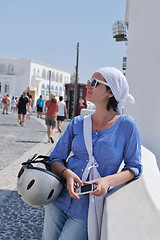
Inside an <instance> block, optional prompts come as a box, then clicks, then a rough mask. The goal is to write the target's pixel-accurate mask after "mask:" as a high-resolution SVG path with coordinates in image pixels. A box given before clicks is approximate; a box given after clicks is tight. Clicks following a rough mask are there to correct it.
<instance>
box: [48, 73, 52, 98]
mask: <svg viewBox="0 0 160 240" xmlns="http://www.w3.org/2000/svg"><path fill="white" fill-rule="evenodd" d="M48 78H49V94H50V93H51V71H49V72H48Z"/></svg>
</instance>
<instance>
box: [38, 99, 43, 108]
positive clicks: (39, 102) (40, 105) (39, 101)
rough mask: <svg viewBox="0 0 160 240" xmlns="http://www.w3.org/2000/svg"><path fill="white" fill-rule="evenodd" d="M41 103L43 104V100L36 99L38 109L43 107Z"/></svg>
mask: <svg viewBox="0 0 160 240" xmlns="http://www.w3.org/2000/svg"><path fill="white" fill-rule="evenodd" d="M43 103H44V99H43V98H38V99H37V105H39V107H43Z"/></svg>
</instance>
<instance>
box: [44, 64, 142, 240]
mask: <svg viewBox="0 0 160 240" xmlns="http://www.w3.org/2000/svg"><path fill="white" fill-rule="evenodd" d="M87 100H88V101H90V102H93V103H94V104H95V105H96V111H95V113H94V114H93V115H92V116H91V121H92V148H93V156H94V159H95V161H96V163H97V170H98V172H99V174H100V176H101V177H100V178H98V179H93V180H92V181H89V182H87V183H94V184H95V185H96V189H95V190H94V191H93V192H92V193H91V196H94V197H95V199H99V198H100V197H101V196H105V195H106V194H107V191H108V190H109V188H110V187H113V186H117V185H121V184H124V183H127V182H128V181H131V180H132V179H137V178H139V177H140V175H141V173H142V165H141V142H140V133H139V129H138V127H137V125H136V122H135V120H134V119H133V118H132V117H130V116H126V115H124V114H121V113H122V109H123V107H124V105H125V103H126V102H130V103H133V102H134V98H133V97H132V96H131V95H130V94H129V87H128V83H127V81H126V78H125V76H124V75H123V73H121V72H120V71H119V70H118V69H116V68H110V67H105V68H100V69H98V70H97V71H96V72H95V73H94V74H93V76H92V78H91V81H89V82H88V84H87ZM83 122H84V117H83V116H78V117H75V118H74V119H73V120H72V121H71V123H70V124H69V125H68V128H67V129H66V131H65V133H64V135H63V136H62V137H61V139H60V140H59V142H58V143H57V145H56V147H55V149H54V150H53V152H52V153H51V155H50V158H51V159H52V163H51V170H52V171H53V172H54V173H55V174H57V175H59V176H60V177H63V178H64V179H66V183H67V188H64V190H63V192H62V193H61V195H60V196H59V197H58V198H57V199H56V201H55V202H54V203H53V204H50V205H48V206H46V209H45V220H44V232H43V238H44V240H50V239H61V240H63V239H65V240H68V239H73V240H74V239H77V240H81V239H83V240H86V239H93V238H92V237H91V235H92V233H91V231H93V230H94V225H93V227H92V228H91V231H90V229H89V228H88V227H87V225H88V226H90V222H91V221H92V220H93V222H94V220H95V219H91V218H90V214H89V215H88V212H89V211H88V209H89V208H90V204H91V203H90V204H89V196H88V195H86V196H83V197H81V198H80V197H79V195H77V194H76V192H75V187H74V186H77V185H82V184H83V182H82V180H81V179H82V178H83V176H84V172H85V170H86V166H87V163H88V161H89V155H88V152H87V150H86V146H85V142H84V135H83V126H84V125H83ZM71 151H72V152H73V156H71V157H70V158H69V159H68V161H67V163H64V159H67V157H68V155H69V153H70V152H71ZM123 160H124V168H123V170H122V171H121V172H118V169H119V166H120V164H121V163H122V161H123ZM117 172H118V173H117ZM87 180H88V179H87ZM88 229H89V231H88ZM99 234H100V233H99ZM88 236H89V238H88ZM99 238H100V237H99V235H98V234H97V236H96V237H94V239H97V240H98V239H99Z"/></svg>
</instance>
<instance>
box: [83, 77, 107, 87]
mask: <svg viewBox="0 0 160 240" xmlns="http://www.w3.org/2000/svg"><path fill="white" fill-rule="evenodd" d="M98 83H102V84H104V85H106V86H108V84H107V83H106V82H104V81H101V80H98V79H95V78H94V79H92V80H88V81H87V85H90V86H91V88H95V87H97V85H98ZM108 87H109V86H108Z"/></svg>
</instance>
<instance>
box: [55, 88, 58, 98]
mask: <svg viewBox="0 0 160 240" xmlns="http://www.w3.org/2000/svg"><path fill="white" fill-rule="evenodd" d="M55 94H56V95H57V96H58V87H57V86H56V87H55Z"/></svg>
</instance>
